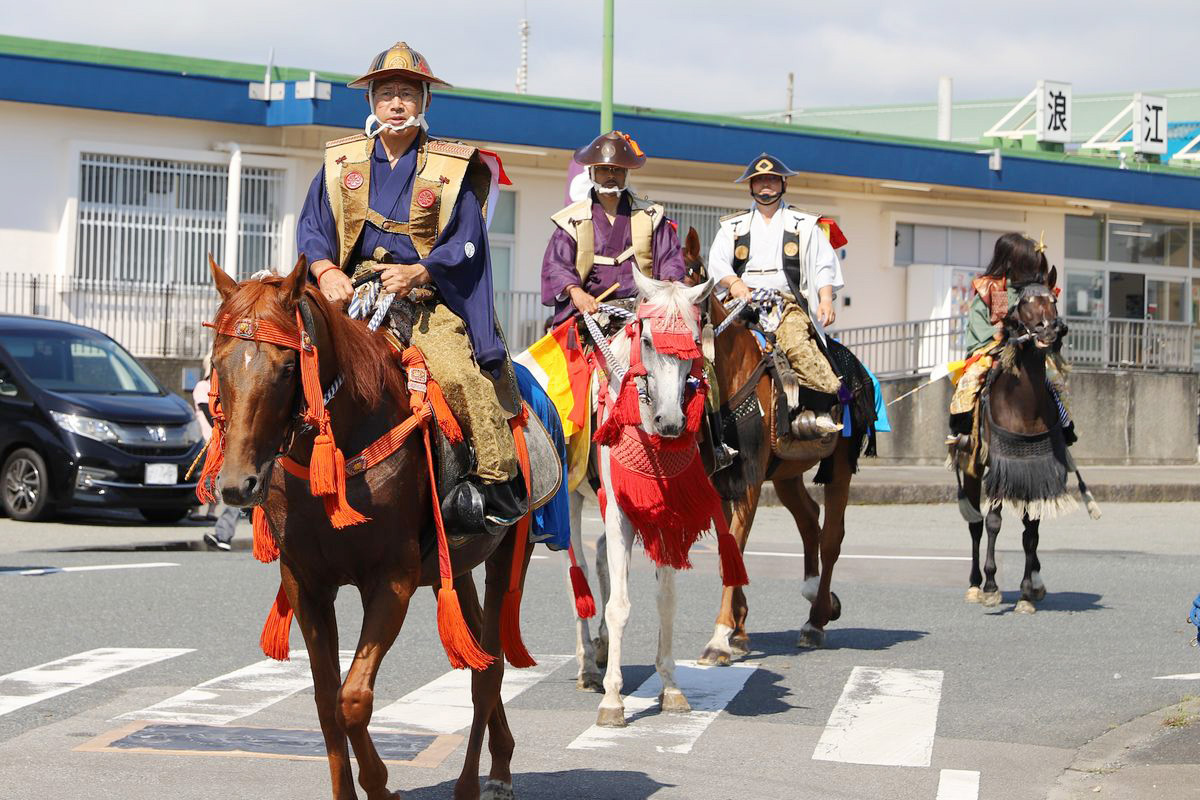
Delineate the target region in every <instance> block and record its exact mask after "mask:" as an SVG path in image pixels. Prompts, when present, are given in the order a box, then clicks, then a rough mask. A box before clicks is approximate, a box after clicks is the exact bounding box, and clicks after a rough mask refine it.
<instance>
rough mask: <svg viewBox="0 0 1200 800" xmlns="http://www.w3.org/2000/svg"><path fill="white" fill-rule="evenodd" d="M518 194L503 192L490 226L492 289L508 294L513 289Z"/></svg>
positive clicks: (493, 212)
mask: <svg viewBox="0 0 1200 800" xmlns="http://www.w3.org/2000/svg"><path fill="white" fill-rule="evenodd" d="M516 233H517V193H516V192H510V191H506V190H501V191H500V193H499V194H498V195H497V196H496V207H495V208H494V209H492V224H491V225H489V226H488V247H489V248H490V250H491V253H492V288H493V289H494V290H495V291H496V292H507V291H509V290H510V289H511V288H512V263H513V249H514V248H515V247H516Z"/></svg>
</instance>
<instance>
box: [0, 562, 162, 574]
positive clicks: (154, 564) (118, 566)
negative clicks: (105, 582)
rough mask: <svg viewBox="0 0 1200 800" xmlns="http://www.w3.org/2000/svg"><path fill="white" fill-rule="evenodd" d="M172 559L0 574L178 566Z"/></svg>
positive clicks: (4, 571) (15, 572)
mask: <svg viewBox="0 0 1200 800" xmlns="http://www.w3.org/2000/svg"><path fill="white" fill-rule="evenodd" d="M178 566H179V565H178V564H176V563H174V562H172V561H147V562H144V563H140V564H94V565H91V566H86V567H37V568H35V569H20V570H17V569H13V570H0V575H5V574H7V575H57V574H58V573H60V572H99V571H101V570H110V569H153V568H155V567H178Z"/></svg>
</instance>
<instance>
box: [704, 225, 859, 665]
mask: <svg viewBox="0 0 1200 800" xmlns="http://www.w3.org/2000/svg"><path fill="white" fill-rule="evenodd" d="M683 253H684V261H685V263H686V264H687V265H688V276H687V280H688V282H698V281H700V280H703V279H704V277H705V275H704V263H703V260H702V258H701V255H700V240H699V237H698V236H697V235H696V231H695V230H694V229H693V230H690V231H689V232H688V235H687V238H686V240H685V243H684V248H683ZM726 316H727V312H726V310H725V307H724V306H723V305H722V304H721V303H720V301H718V300H717V299H716V297H715V296H714V297H712V298H711V299H710V300H709V321H710V322H711V323H712V324H713V326H714V327H715V326H718V325H720V323H721V322H722V321H724V320H725V318H726ZM714 345H715V350H716V353H715V355H716V358H715V369H716V373H717V385H718V386H719V388H720V398H721V402H722V403H723V404H725V406H727V405H728V404H729V401H730V399H731V398H733V397H734V396H735V395H736V394H737V393H738V392H739V390H741V389H742V387H745V386H747V384H748V383H749V382H750V381H753V382H754V388H753V389H752V390H749V391H753V393H754V394H755V395H756V396H757V399H758V404H759V407H760V408H763V409H770V408H772V407H773V403H774V399H773V386H772V380H771V378H770V376H769V375H767V374H765V373H764V372H762V371H761V370H760V369H759V368H758V367H759V363H760V362H761V361H762V358H763V355H762V351H761V350H760V348H759V346H758V342H757V341H756V340H755V338H754V335H753V334H752V333H751V332H750V331H749V330H748V329H747V328H746V327H745V326H743V325H740V324H733V325H730V326H729V327H728V328H727V329H726V330H725V331H724V332H723V333H721V335H720V336H718V337H716V340H715V342H714ZM722 413H723V414H725V415H728V414H729V413H730V409H729V408H728V407H723V408H722ZM763 428H764V426H759V430H758V431H757V436H756V437H754V439H753V441H746V442H740V443H739V445H738V446H739V449H740V452H739V454H738V456H737V458H736V459H735V461H734V464H733V466H731V467H728V468H727V469H726V470H722V471H721V472H718V473H716V474H715V475H714V476H713V482H714V483H715V484H716V486H717V488H718V490H720V491H721V492H722V495H723V496H725V497H729V496H731V495H733V494H735V493H736V497H735V498H734V499H733V500H732V501H727V502H726V503H725V518H726V519H727V520H728V522H729V528H730V532H731V533H732V534H733V536H734V538H735V539H736V540H737V543H738V547H740V548H741V549H742V551H743V552H744V551H745V549H746V541H747V540H748V539H749V538H750V528H751V526H752V525H753V524H754V515H755V512H756V511H757V510H758V501H759V498H760V496H761V494H762V485H763V483H764V482H765V481H768V480H769V481H771V482H772V484H774V486H775V493H776V495H777V496H778V497H779V502H780V503H782V504H783V505H784V507H786V508H787V510H788V511H789V512H791V514H792V518H793V519H794V520H795V522H796V528H797V529H798V530H799V532H800V538H801V539H802V541H803V542H804V584H803V587H802V589H801V594H802V595H803V596H804V598H805V599H806V600H808V601H809V602H810V603H811V607H810V608H809V615H808V621H807V622H805V623H804V625H803V627H802V628H801V629H800V636H799V639H798V641H797V645H798V646H800V647H821V646H823V645H824V643H825V626H826V625H827V624H829V623H830V622H832V621H834V620H836V619H838V617H840V616H841V614H842V604H841V601H840V600H839V599H838V596H837V595H836V594H834V593H833V592H832V591H831V590H830V584H831V582H832V580H833V567H834V565H835V564H836V563H837V559H838V556H839V555H840V554H841V550H842V539H843V538H844V537H845V535H846V526H845V518H846V502H847V499H848V497H849V494H850V480H851V477H852V476H853V467H852V458H851V453H852V448H853V447H854V444H852V443H855V442H857V441H858V440H857V439H851V438H843V437H840V436H839V437H836V439H835V441H834V442H832V443H830V444H828V446H827V447H825V448H824V449H823V450H822V451H821V452H819V453H817V454H815V455H814V457H812V458H808V459H805V460H797V461H781V460H779V459H775V458H773V457H772V454H771V445H770V443H769V442H768V435H767V432H766V431H765V430H764V429H763ZM826 458H828V459H829V466H830V467H831V471H830V475H829V481H828V483H826V484H825V519H824V521H822V520H821V508H820V506H818V505H817V503H816V501H815V500H813V499H812V496H811V495H809V493H808V490H807V489H806V488H805V485H804V473H805V472H806V471H807V470H809V469H812V468H813V467H815V466H817V464H818V463H820V462H821V461H822V460H823V459H826ZM747 569H749V567H747ZM751 578H753V575H751ZM748 613H749V606H748V605H747V603H746V592H745V590H744V589H742V588H741V587H736V588H728V587H727V588H725V589H724V591H723V594H722V596H721V608H720V611H719V612H718V613H717V622H716V628H715V631H714V633H713V637H712V639H711V640H710V641H709V642H708V644H707V645H706V646H705V648H704V652H703V653H702V654H701V656H700V663H701V664H720V665H726V664H729V663H730V661H731V660H732V659H733V658H734V656H736V655H745V654H747V653H749V652H750V636H749V634H748V633H747V631H746V617H747V615H748Z"/></svg>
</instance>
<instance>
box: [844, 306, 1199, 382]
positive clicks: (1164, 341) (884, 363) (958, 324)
mask: <svg viewBox="0 0 1200 800" xmlns="http://www.w3.org/2000/svg"><path fill="white" fill-rule="evenodd" d="M1066 322H1067V325H1068V327H1069V333H1068V335H1067V339H1066V344H1065V346H1064V352H1065V354H1066V357H1067V360H1068V361H1069V362H1070V363H1071V364H1073V365H1075V366H1079V367H1092V368H1098V369H1142V370H1149V371H1156V372H1190V371H1192V370H1194V369H1196V367H1197V354H1196V352H1195V328H1194V327H1193V326H1192V325H1191V324H1189V323H1186V322H1159V321H1157V320H1141V319H1104V318H1101V319H1097V318H1094V317H1067V318H1066ZM965 333H966V318H965V317H941V318H938V319H929V320H913V321H910V322H893V323H888V324H885V325H867V326H864V327H859V328H845V329H842V330H840V331H833V334H832V335H833V336H834V338H836V339H837V340H838V341H840V342H842V343H843V344H845V345H846V346H847V347H849V348H850V349H851V350H853V351H854V353H855V355H857V356H858V357H859V358H860V359H861V360H862V362H863V363H864V364H866V365H867V366H868V367H870V368H871V370H872V371H873V372H874V373H875V374H876V375H877V376H878V377H881V378H894V377H899V376H902V375H917V374H921V373H926V372H929V371H930V370H931V369H933V368H934V367H936V366H939V365H942V364H946V363H948V362H950V361H955V360H958V359H961V358H965V357H966V351H965V346H964V338H965V337H964V334H965Z"/></svg>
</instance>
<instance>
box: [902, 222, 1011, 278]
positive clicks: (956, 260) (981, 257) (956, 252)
mask: <svg viewBox="0 0 1200 800" xmlns="http://www.w3.org/2000/svg"><path fill="white" fill-rule="evenodd" d="M1001 236H1003V234H1002V233H1001V232H1000V231H988V230H980V229H978V228H948V227H943V226H941V225H914V224H911V223H907V222H901V223H897V224H896V240H895V241H896V253H895V256H894V258H893V261H892V263H893V264H895V265H896V266H898V267H900V266H908V265H909V264H933V265H938V266H952V267H974V268H976V269H979V268H982V267H986V266H987V265H988V263H989V262H991V260H992V251H993V250H994V249H995V247H996V240H997V239H999V238H1000V237H1001Z"/></svg>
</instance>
